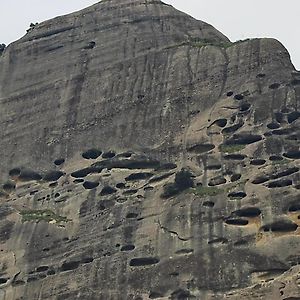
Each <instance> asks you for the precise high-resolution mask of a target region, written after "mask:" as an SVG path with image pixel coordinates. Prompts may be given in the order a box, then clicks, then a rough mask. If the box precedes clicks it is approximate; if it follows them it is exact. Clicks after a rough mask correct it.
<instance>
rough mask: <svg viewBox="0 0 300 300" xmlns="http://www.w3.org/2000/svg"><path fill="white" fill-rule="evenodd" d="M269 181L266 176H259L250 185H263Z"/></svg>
mask: <svg viewBox="0 0 300 300" xmlns="http://www.w3.org/2000/svg"><path fill="white" fill-rule="evenodd" d="M268 180H269V177H267V176H259V177H256V178H255V179H254V180H253V181H252V183H253V184H262V183H265V182H266V181H268Z"/></svg>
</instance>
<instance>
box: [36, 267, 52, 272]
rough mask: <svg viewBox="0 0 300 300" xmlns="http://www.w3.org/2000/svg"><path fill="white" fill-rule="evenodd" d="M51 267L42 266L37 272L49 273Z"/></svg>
mask: <svg viewBox="0 0 300 300" xmlns="http://www.w3.org/2000/svg"><path fill="white" fill-rule="evenodd" d="M48 269H49V267H48V266H40V267H37V268H36V271H37V272H45V271H48Z"/></svg>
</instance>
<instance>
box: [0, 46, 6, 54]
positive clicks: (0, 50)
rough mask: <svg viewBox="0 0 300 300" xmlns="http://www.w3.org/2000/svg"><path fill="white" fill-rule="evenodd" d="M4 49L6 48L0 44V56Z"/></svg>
mask: <svg viewBox="0 0 300 300" xmlns="http://www.w3.org/2000/svg"><path fill="white" fill-rule="evenodd" d="M5 48H6V45H5V44H0V55H1V54H2V52H3V51H4V49H5Z"/></svg>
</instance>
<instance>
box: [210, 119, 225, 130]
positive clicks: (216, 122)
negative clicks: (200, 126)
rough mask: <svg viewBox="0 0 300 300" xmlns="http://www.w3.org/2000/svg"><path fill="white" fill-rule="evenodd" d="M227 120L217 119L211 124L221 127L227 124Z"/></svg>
mask: <svg viewBox="0 0 300 300" xmlns="http://www.w3.org/2000/svg"><path fill="white" fill-rule="evenodd" d="M227 122H228V121H227V119H218V120H216V121H214V122H213V123H212V124H211V125H214V124H216V125H217V126H219V127H221V128H223V127H225V126H226V125H227Z"/></svg>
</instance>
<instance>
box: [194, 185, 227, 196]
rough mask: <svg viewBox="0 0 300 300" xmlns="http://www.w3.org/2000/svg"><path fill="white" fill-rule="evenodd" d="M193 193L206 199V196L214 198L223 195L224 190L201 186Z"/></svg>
mask: <svg viewBox="0 0 300 300" xmlns="http://www.w3.org/2000/svg"><path fill="white" fill-rule="evenodd" d="M193 193H194V194H195V195H197V196H200V197H205V196H211V197H212V196H216V195H219V194H221V193H223V190H222V189H219V188H217V187H215V186H199V187H196V188H195V189H193Z"/></svg>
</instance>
